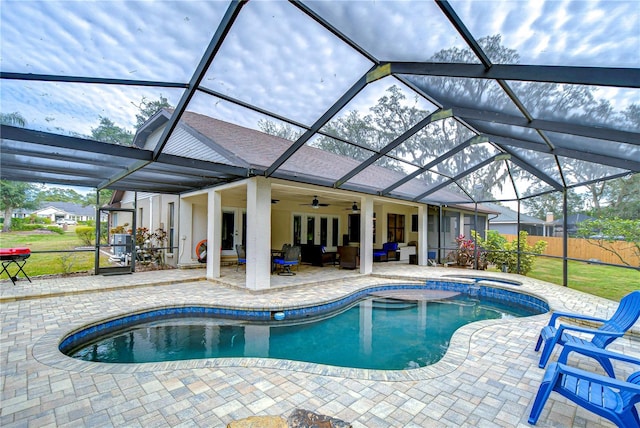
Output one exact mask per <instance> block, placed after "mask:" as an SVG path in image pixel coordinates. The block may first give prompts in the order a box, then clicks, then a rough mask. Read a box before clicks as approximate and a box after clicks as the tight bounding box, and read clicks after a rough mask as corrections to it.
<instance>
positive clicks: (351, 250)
mask: <svg viewBox="0 0 640 428" xmlns="http://www.w3.org/2000/svg"><path fill="white" fill-rule="evenodd" d="M359 250H360V249H359V248H358V247H350V246H340V247H338V255H339V260H340V268H342V269H356V268H357V267H358V266H359V265H360V260H359V256H358V251H359Z"/></svg>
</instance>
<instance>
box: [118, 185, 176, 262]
mask: <svg viewBox="0 0 640 428" xmlns="http://www.w3.org/2000/svg"><path fill="white" fill-rule="evenodd" d="M170 203H173V204H174V210H175V213H174V215H175V223H174V230H173V242H174V245H175V246H178V245H179V243H180V239H179V229H180V228H179V226H178V221H179V204H180V197H179V196H178V195H164V194H157V193H156V194H152V193H138V195H137V202H136V195H135V193H134V192H125V194H124V195H123V198H122V202H121V207H122V208H128V209H133V207H134V204H135V206H136V227H137V228H146V229H147V230H148V231H149V232H151V233H153V232H155V231H156V230H158V229H163V230H164V231H165V232H167V234H168V233H169V230H168V225H169V204H170ZM123 218H124V217H123ZM130 221H131V220H130V219H128V218H127V220H126V222H130ZM122 222H125V220H122V221H120V220H119V221H118V223H122ZM119 225H121V224H114V225H112V227H113V226H119ZM131 226H132V225H131V224H129V227H131ZM169 242H170V239H169V237H168V236H167V241H166V242H165V245H167V246H168V245H169ZM174 251H175V250H165V255H166V258H165V261H166V263H167V264H168V265H172V266H175V265H176V264H177V256H175V255H174Z"/></svg>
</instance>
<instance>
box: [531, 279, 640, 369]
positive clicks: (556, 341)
mask: <svg viewBox="0 0 640 428" xmlns="http://www.w3.org/2000/svg"><path fill="white" fill-rule="evenodd" d="M559 317H565V318H572V319H576V320H586V321H597V322H601V323H603V324H602V325H601V326H600V327H599V328H597V329H594V328H587V327H580V326H575V325H565V324H560V325H559V326H558V327H556V326H555V323H556V320H557V319H558V318H559ZM638 317H640V290H636V291H632V292H631V293H629V294H627V295H626V296H624V297H623V298H622V300H620V304H619V305H618V309H617V310H616V312H615V313H614V314H613V316H612V317H611V318H609V319H602V318H597V317H592V316H588V315H581V314H573V313H566V312H554V313H553V314H551V319H550V320H549V324H547V325H546V326H545V327H543V328H542V330H541V331H540V335H539V336H538V342H537V343H536V351H538V350H539V349H540V345H541V344H542V342H544V347H543V348H542V354H541V355H540V362H539V364H538V366H539V367H540V368H543V367H544V366H546V365H547V362H548V361H549V357H550V356H551V353H552V352H553V348H554V347H555V345H563V346H564V345H566V344H576V343H578V344H582V345H584V346H586V347H592V348H601V349H604V348H606V347H607V345H609V344H610V343H611V342H613V341H614V340H616V339H617V338H618V337H621V336H623V335H624V333H625V332H626V331H627V330H629V329H630V328H631V327H632V326H633V324H634V323H635V322H636V321H637V320H638ZM566 331H575V332H579V333H588V334H591V335H593V337H591V339H590V340H589V339H584V338H581V337H577V336H573V335H571V334H569V333H566ZM596 359H598V361H599V362H600V364H602V367H604V369H605V370H606V372H607V374H609V376H613V367H612V366H611V362H610V361H609V360H608V359H606V358H602V357H597V358H596Z"/></svg>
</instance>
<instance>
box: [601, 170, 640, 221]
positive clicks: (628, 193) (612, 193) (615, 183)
mask: <svg viewBox="0 0 640 428" xmlns="http://www.w3.org/2000/svg"><path fill="white" fill-rule="evenodd" d="M603 197H604V199H605V202H606V203H607V205H606V206H603V207H601V208H600V210H594V212H593V215H594V216H596V217H609V218H611V217H619V218H621V219H628V220H633V219H638V218H640V174H633V175H630V176H627V177H622V178H618V179H615V180H610V181H607V182H605V186H604V190H603Z"/></svg>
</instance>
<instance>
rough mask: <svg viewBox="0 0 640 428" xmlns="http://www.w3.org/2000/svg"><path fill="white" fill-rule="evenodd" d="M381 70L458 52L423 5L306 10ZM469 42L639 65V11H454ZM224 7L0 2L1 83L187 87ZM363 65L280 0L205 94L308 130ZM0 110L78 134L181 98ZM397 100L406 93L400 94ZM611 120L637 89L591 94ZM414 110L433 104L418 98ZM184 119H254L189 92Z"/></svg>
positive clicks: (122, 91) (538, 60) (12, 87)
mask: <svg viewBox="0 0 640 428" xmlns="http://www.w3.org/2000/svg"><path fill="white" fill-rule="evenodd" d="M305 4H306V5H307V6H308V7H309V8H310V9H312V10H314V11H316V12H317V13H319V14H321V15H322V16H323V17H324V18H325V19H326V20H327V21H328V22H329V23H331V24H332V25H334V26H335V27H336V28H338V29H340V30H341V31H342V32H343V33H344V34H345V35H346V36H347V37H348V38H350V39H352V40H354V41H355V42H357V43H358V44H360V45H361V46H362V47H363V48H364V49H365V50H367V51H368V52H369V53H370V54H372V55H374V56H375V57H377V58H379V59H382V60H393V61H428V60H429V59H430V58H431V57H432V56H433V55H434V54H435V53H437V52H438V51H440V50H443V49H450V48H453V47H455V48H458V49H463V48H465V46H466V45H465V43H464V41H463V40H462V38H461V37H460V36H459V35H458V33H457V32H456V31H455V29H454V28H453V27H452V25H451V23H449V22H448V20H447V19H446V18H445V17H444V15H443V13H442V11H441V10H440V9H439V7H438V6H437V5H436V3H435V2H434V1H426V0H424V1H331V2H328V1H318V2H305ZM450 4H451V5H452V7H453V9H454V10H455V11H456V13H457V14H458V15H459V16H460V18H461V19H462V20H463V21H464V22H465V25H466V26H467V27H468V29H469V31H470V32H471V33H472V34H473V36H474V37H476V39H478V38H482V37H485V36H490V35H495V34H499V35H501V37H502V43H503V45H504V46H506V47H508V48H510V49H515V50H516V51H517V52H518V54H519V56H520V64H535V65H573V66H607V67H634V68H636V67H639V66H640V6H639V5H640V2H639V1H638V0H629V1H625V0H611V1H600V0H551V1H550V0H531V1H522V0H511V1H509V0H506V1H498V0H492V1H480V0H478V1H468V0H451V1H450ZM227 6H228V3H227V2H226V1H207V0H198V1H195V0H180V1H169V0H163V1H149V0H136V1H116V0H113V1H78V0H67V1H54V0H46V1H35V0H0V24H1V25H0V69H1V70H2V71H3V72H19V73H42V74H52V75H63V76H92V77H101V78H117V79H137V80H150V81H163V82H182V83H185V82H188V81H189V80H190V78H191V76H192V74H193V73H194V70H195V69H196V67H197V65H198V63H199V61H200V59H201V57H202V55H203V53H204V52H205V50H206V49H207V46H208V44H209V42H210V40H211V38H212V37H213V35H214V33H215V31H216V29H217V27H218V24H219V23H220V21H221V19H222V17H223V15H224V13H225V11H226V9H227ZM371 66H372V63H371V62H370V61H369V60H368V59H367V58H365V57H363V56H361V55H360V54H358V53H357V52H355V51H354V50H352V49H351V48H350V47H348V46H347V45H346V44H345V43H343V42H342V41H340V40H338V39H337V38H336V37H335V36H333V34H331V33H330V32H329V31H328V30H326V29H324V28H322V27H321V26H319V25H318V24H317V23H315V22H314V21H313V20H312V19H310V18H309V17H308V16H306V15H305V14H304V13H302V12H301V11H300V10H298V9H297V8H296V7H294V6H292V5H291V4H289V3H288V2H286V1H259V0H251V1H250V2H249V3H247V4H246V5H245V6H244V7H243V8H242V10H241V12H240V14H239V16H238V19H237V22H236V23H235V25H234V27H233V28H232V30H231V31H230V33H229V34H228V36H227V37H226V39H225V42H224V43H223V45H222V47H221V49H220V51H219V52H218V54H217V55H216V57H215V59H214V61H213V63H212V65H211V67H210V68H209V70H208V72H207V74H206V76H205V78H204V80H203V82H202V85H203V86H204V87H206V88H209V89H211V90H213V91H218V92H220V93H223V94H225V95H227V96H230V97H234V98H237V99H239V100H241V101H244V102H247V103H251V104H253V105H256V106H258V107H260V108H262V109H266V110H269V111H272V112H274V113H276V114H279V115H282V116H287V117H289V118H291V119H292V120H294V121H297V122H300V123H303V124H305V125H311V124H313V123H314V122H315V121H316V120H318V118H319V117H320V116H321V115H322V114H323V113H324V112H325V111H326V110H327V109H328V108H329V107H331V106H332V105H333V104H334V103H335V102H336V101H337V100H338V98H339V97H340V96H341V95H342V94H343V93H344V92H345V91H347V90H348V89H349V88H350V87H351V86H352V85H354V83H355V82H356V81H357V80H358V79H359V78H360V77H361V76H362V75H363V74H364V73H366V72H367V70H369V69H370V68H371ZM392 84H396V85H400V84H399V82H398V81H397V80H396V79H393V78H390V77H389V78H385V79H382V80H380V81H378V82H376V83H374V84H371V85H369V86H368V87H367V88H366V89H365V90H364V91H362V93H360V94H359V95H358V96H357V97H355V98H354V100H353V101H352V102H351V103H350V104H349V105H348V106H347V107H346V108H345V109H344V110H343V111H342V112H341V113H340V115H342V114H345V113H346V112H347V111H349V110H358V111H360V112H367V111H368V109H369V108H370V107H372V106H373V105H375V104H376V103H377V100H378V99H379V98H380V97H381V96H383V95H384V93H385V89H386V88H388V87H389V86H391V85H392ZM0 85H1V86H0V112H2V113H10V112H20V113H21V114H22V115H23V116H24V117H25V118H26V120H27V122H28V125H27V127H29V128H32V129H39V130H48V131H51V132H59V133H63V134H68V133H78V134H81V135H89V134H90V133H91V129H92V128H95V127H97V126H98V124H99V121H100V117H106V118H109V119H111V120H112V121H114V122H115V123H116V124H117V125H119V126H121V127H125V128H128V129H130V130H132V131H133V130H134V124H135V121H136V118H135V114H136V112H137V111H138V107H137V105H138V104H139V103H140V101H141V100H142V98H143V97H144V98H146V99H148V100H155V99H158V98H159V96H164V97H166V98H167V99H168V101H169V103H170V104H172V105H176V104H177V103H178V101H179V100H180V97H181V95H182V90H181V89H171V88H157V87H135V86H116V85H96V84H77V83H73V84H72V83H43V82H35V81H15V80H6V79H4V80H1V81H0ZM405 92H406V95H407V97H408V100H410V101H411V102H413V95H412V94H411V92H410V91H409V90H407V89H406V88H405ZM597 94H598V96H600V97H603V98H606V99H607V100H609V101H610V102H611V103H612V104H613V106H614V107H615V108H616V109H618V110H623V109H624V108H625V107H626V106H628V105H629V104H630V103H632V102H637V103H640V96H639V95H638V90H628V89H612V88H600V89H599V90H598V92H597ZM420 107H421V108H423V109H424V110H426V111H433V110H434V109H435V107H434V106H433V105H431V104H430V103H429V102H427V101H425V100H422V101H421V102H420ZM188 109H189V110H193V111H197V112H199V113H203V114H207V115H210V116H213V117H216V118H219V119H222V120H227V121H230V122H234V123H237V124H240V125H243V126H248V127H253V128H256V127H257V123H258V120H259V119H264V117H263V116H262V115H259V114H257V113H254V112H250V111H247V110H244V109H241V108H238V107H236V106H234V105H232V104H230V103H228V102H225V101H223V100H221V99H218V98H215V97H211V96H209V95H206V94H203V93H197V94H196V95H195V96H194V98H193V100H192V101H191V103H190V105H189V107H188Z"/></svg>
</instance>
